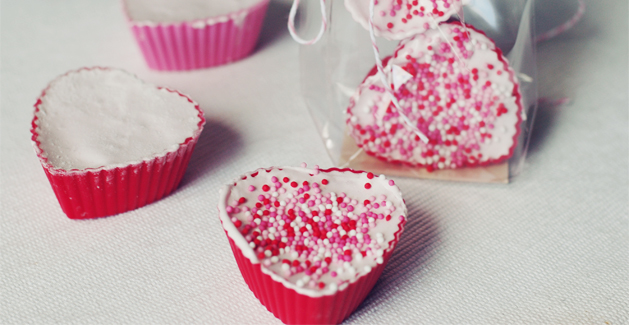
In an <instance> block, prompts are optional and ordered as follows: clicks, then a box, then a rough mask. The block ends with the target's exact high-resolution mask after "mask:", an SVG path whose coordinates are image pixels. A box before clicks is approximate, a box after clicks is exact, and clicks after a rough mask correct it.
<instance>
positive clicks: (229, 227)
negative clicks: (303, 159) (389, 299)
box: [218, 167, 406, 324]
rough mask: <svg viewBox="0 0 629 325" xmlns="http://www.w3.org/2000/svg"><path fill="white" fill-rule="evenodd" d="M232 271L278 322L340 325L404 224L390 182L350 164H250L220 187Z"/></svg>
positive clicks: (360, 298) (402, 211)
mask: <svg viewBox="0 0 629 325" xmlns="http://www.w3.org/2000/svg"><path fill="white" fill-rule="evenodd" d="M218 208H219V216H220V220H221V223H222V225H223V228H224V230H225V233H226V234H227V237H228V239H229V243H230V245H231V247H232V250H233V252H234V255H235V257H236V261H237V263H238V267H239V268H240V271H241V273H242V275H243V277H244V279H245V281H246V282H247V284H248V285H249V288H250V289H251V291H253V293H254V294H255V296H256V297H257V298H258V299H259V300H260V302H261V303H262V304H263V305H264V306H266V308H267V309H268V310H269V311H270V312H272V313H273V314H274V315H275V316H276V317H278V318H279V319H280V320H282V321H283V322H284V323H303V324H330V323H340V322H342V321H343V320H344V319H345V318H347V317H348V316H349V315H350V314H351V313H352V312H353V311H354V310H355V309H356V307H358V305H359V304H360V303H361V302H362V301H363V299H364V298H365V296H367V294H368V293H369V291H370V290H371V288H372V287H373V286H374V284H375V283H376V281H377V279H378V277H379V276H380V274H381V273H382V270H383V269H384V266H385V265H386V263H387V261H388V259H389V258H390V257H391V255H392V254H393V250H394V248H395V246H396V244H397V243H398V240H399V236H400V234H401V233H402V230H403V228H404V224H405V222H406V219H405V218H406V206H405V204H404V200H403V199H402V196H401V193H400V190H399V189H398V187H397V186H395V183H394V182H393V181H392V180H388V179H386V178H385V177H384V175H381V176H378V177H376V176H374V175H373V174H372V173H366V172H361V171H355V170H351V169H337V168H331V169H321V170H320V169H318V168H317V167H315V169H308V168H305V167H302V168H294V167H281V168H278V167H272V168H269V169H258V170H256V171H255V172H253V173H248V174H246V175H243V176H242V177H240V178H238V179H237V180H236V181H234V183H232V184H230V185H228V186H226V187H225V188H223V189H222V191H221V195H220V201H219V205H218Z"/></svg>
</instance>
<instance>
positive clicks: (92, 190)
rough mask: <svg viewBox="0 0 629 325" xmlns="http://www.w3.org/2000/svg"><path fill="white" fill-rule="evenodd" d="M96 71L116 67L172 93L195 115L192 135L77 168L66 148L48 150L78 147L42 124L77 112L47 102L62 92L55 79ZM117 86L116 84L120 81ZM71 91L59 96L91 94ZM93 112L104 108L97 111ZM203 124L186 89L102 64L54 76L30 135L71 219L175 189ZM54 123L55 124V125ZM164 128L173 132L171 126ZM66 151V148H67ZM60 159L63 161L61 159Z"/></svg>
mask: <svg viewBox="0 0 629 325" xmlns="http://www.w3.org/2000/svg"><path fill="white" fill-rule="evenodd" d="M91 72H95V73H97V74H101V73H104V74H109V73H116V74H119V75H120V76H122V78H124V79H125V80H131V81H130V82H131V83H138V85H140V84H141V85H143V86H142V87H144V88H149V87H152V88H153V89H154V90H155V91H157V92H159V93H161V94H162V95H163V96H166V97H170V96H172V99H173V100H174V101H177V102H179V103H180V104H181V107H179V108H182V109H185V110H188V114H187V115H189V117H190V119H193V120H192V121H191V122H190V123H188V124H189V125H188V127H189V129H190V130H189V136H187V137H185V138H182V141H181V142H179V143H172V144H171V145H168V146H167V147H164V148H162V149H163V150H157V151H155V152H154V153H153V154H149V155H147V156H145V157H142V158H139V159H133V160H132V161H127V162H125V161H112V163H110V164H107V165H103V166H100V165H99V166H91V167H85V168H72V167H68V166H66V165H64V162H63V161H64V160H66V159H65V157H63V153H61V154H57V153H51V152H48V151H47V150H45V149H44V147H54V146H59V147H66V148H67V150H73V149H75V147H73V146H72V145H68V144H64V142H65V140H64V139H63V137H61V138H58V139H48V138H46V136H47V133H48V132H47V131H45V130H43V129H42V124H45V123H44V122H46V120H47V119H50V118H51V116H52V115H57V114H72V112H71V111H70V112H65V111H61V110H57V109H56V108H60V107H59V105H57V104H55V105H53V104H52V103H50V104H48V103H47V99H48V96H49V95H50V93H55V92H57V93H58V92H59V91H58V90H57V89H55V85H56V84H59V83H60V82H63V81H64V79H67V78H70V77H76V76H77V75H81V74H85V73H91ZM84 81H85V82H86V83H89V82H93V81H94V80H91V79H90V78H87V79H85V80H84ZM97 83H98V81H96V84H97ZM113 86H114V87H115V85H113ZM67 95H68V96H57V97H58V98H61V99H62V100H70V101H71V100H72V98H73V97H74V96H77V98H85V97H86V96H91V95H90V94H82V93H80V92H79V93H77V92H75V91H73V92H72V93H69V94H67ZM107 95H109V96H122V97H124V96H125V93H124V91H121V92H120V93H111V94H107ZM105 97H106V96H105ZM129 100H138V101H140V102H141V101H142V98H130V99H129ZM95 105H96V104H95ZM91 109H92V108H91V107H87V108H86V111H89V110H91ZM114 109H115V108H114ZM94 113H95V114H99V113H98V112H94ZM121 114H122V113H121ZM147 114H148V115H149V116H150V115H151V114H150V112H147ZM175 114H177V112H175ZM103 121H104V119H103ZM96 122H98V121H96ZM204 124H205V118H204V117H203V111H202V110H201V108H199V106H198V105H197V104H196V103H195V102H194V101H192V100H191V99H190V98H189V97H187V96H186V95H183V94H181V93H179V92H177V91H175V90H170V89H167V88H160V87H154V86H151V85H148V84H144V82H142V81H141V80H139V79H137V78H136V77H135V76H133V75H130V74H128V73H126V72H124V71H120V70H116V69H109V68H100V67H97V68H82V69H79V70H76V71H70V72H68V73H66V74H65V75H62V76H60V77H59V78H57V79H55V80H54V81H53V82H51V84H50V85H49V86H48V87H47V88H46V89H45V90H44V91H43V92H42V94H41V96H40V97H39V99H38V100H37V102H36V103H35V113H34V117H33V121H32V123H31V134H32V137H31V140H32V142H33V146H34V147H35V152H36V154H37V157H38V158H39V160H40V162H41V164H42V167H43V168H44V172H45V173H46V176H47V177H48V180H49V181H50V184H51V185H52V189H53V191H54V193H55V195H56V197H57V199H58V201H59V204H60V205H61V209H62V210H63V212H64V213H65V214H66V215H67V216H68V217H69V218H71V219H88V218H97V217H104V216H110V215H114V214H118V213H122V212H126V211H129V210H133V209H136V208H139V207H142V206H144V205H147V204H149V203H152V202H154V201H156V200H159V199H161V198H162V197H164V196H166V195H168V194H170V193H171V192H172V191H173V190H174V189H175V188H176V187H177V185H178V184H179V182H180V181H181V178H182V177H183V174H184V172H185V170H186V167H187V165H188V162H189V160H190V157H191V155H192V151H193V150H194V146H195V144H196V143H197V140H198V139H199V136H200V134H201V131H202V130H203V126H204ZM52 127H54V125H53V126H52ZM75 127H81V125H75ZM128 127H130V128H141V129H146V128H147V125H131V126H128ZM46 128H48V126H46ZM59 128H62V129H68V128H71V126H67V125H66V126H59ZM163 131H165V132H168V130H163ZM87 132H88V133H89V134H86V135H90V136H91V135H98V132H99V130H98V129H88V130H87ZM154 135H155V134H150V133H149V134H146V137H151V136H154ZM108 136H109V137H115V134H109V135H108ZM70 140H71V139H70ZM123 140H124V139H123V137H120V142H122V141H123ZM129 141H132V142H133V143H134V145H136V146H139V147H141V146H142V141H143V137H137V138H134V139H129ZM110 145H111V144H110ZM110 145H109V146H110ZM114 145H115V142H114ZM89 149H90V152H95V153H96V155H98V154H102V156H103V158H104V159H109V158H111V157H109V156H108V154H106V153H105V152H111V151H108V150H100V151H99V148H98V146H90V148H89ZM101 149H102V148H101ZM107 149H109V148H107ZM64 150H66V149H64ZM67 150H66V151H67ZM61 151H62V152H63V150H61ZM80 154H81V153H80V152H79V153H77V155H80ZM52 155H55V156H57V155H60V156H61V157H52ZM51 158H55V159H51ZM53 160H54V161H53ZM55 161H59V163H58V162H55Z"/></svg>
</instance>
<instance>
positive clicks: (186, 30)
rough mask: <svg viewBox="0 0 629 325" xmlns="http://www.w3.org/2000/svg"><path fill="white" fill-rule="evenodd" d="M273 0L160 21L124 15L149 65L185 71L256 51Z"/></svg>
mask: <svg viewBox="0 0 629 325" xmlns="http://www.w3.org/2000/svg"><path fill="white" fill-rule="evenodd" d="M269 2H270V0H261V1H259V2H258V3H256V4H255V5H253V6H251V7H248V8H244V9H241V10H238V11H235V12H232V13H228V14H225V15H220V16H214V17H207V18H205V19H197V20H192V21H180V22H169V23H157V22H148V21H134V20H133V19H132V18H131V17H130V15H129V13H128V11H127V7H126V2H125V0H122V6H123V10H124V14H125V17H126V19H127V22H128V24H129V27H130V28H131V31H132V33H133V36H134V37H135V40H136V42H137V43H138V46H139V47H140V51H141V52H142V55H143V56H144V59H145V61H146V63H147V65H148V66H149V68H151V69H153V70H158V71H185V70H195V69H203V68H210V67H215V66H220V65H224V64H228V63H231V62H235V61H238V60H240V59H243V58H245V57H246V56H248V55H249V54H250V53H251V51H253V49H254V47H255V45H256V43H257V41H258V38H259V35H260V31H261V30H262V23H263V21H264V16H265V15H266V11H267V8H268V4H269Z"/></svg>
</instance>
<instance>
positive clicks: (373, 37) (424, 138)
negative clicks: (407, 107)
mask: <svg viewBox="0 0 629 325" xmlns="http://www.w3.org/2000/svg"><path fill="white" fill-rule="evenodd" d="M374 7H375V0H370V1H369V36H370V37H371V45H372V47H373V54H374V56H375V58H376V67H377V68H378V73H379V75H380V81H381V82H382V84H383V85H384V89H386V91H387V93H388V94H389V96H390V97H391V101H392V102H393V105H394V106H395V109H397V111H398V114H400V117H401V118H402V120H403V121H404V122H405V123H406V124H407V125H408V126H409V127H410V128H411V130H412V131H413V132H414V133H415V134H416V135H417V136H418V137H419V138H420V139H421V140H422V141H423V142H424V143H428V137H427V136H426V135H425V134H424V133H422V131H420V130H419V129H418V128H417V126H415V125H414V124H413V122H411V120H410V119H409V118H408V116H406V114H404V112H403V111H402V108H401V107H400V103H399V102H398V100H397V98H396V97H395V93H393V89H391V85H390V84H389V83H388V82H387V78H386V76H385V74H384V68H383V67H382V60H380V53H379V50H378V45H377V44H376V35H375V34H374V28H373V12H374Z"/></svg>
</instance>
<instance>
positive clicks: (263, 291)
mask: <svg viewBox="0 0 629 325" xmlns="http://www.w3.org/2000/svg"><path fill="white" fill-rule="evenodd" d="M333 170H334V171H344V172H352V173H357V174H358V173H365V172H363V171H355V170H353V169H349V168H345V169H338V168H330V169H320V170H319V171H320V172H322V173H325V172H329V171H333ZM219 213H220V210H219ZM405 224H406V219H405V218H404V219H403V220H400V222H399V224H398V230H397V231H396V232H395V233H394V239H393V240H391V241H390V245H389V248H387V250H386V251H385V252H384V254H383V256H382V258H383V263H382V264H378V265H377V266H375V267H374V268H373V269H372V270H371V272H369V273H368V274H365V275H363V276H361V277H360V278H358V279H357V280H356V281H355V282H352V283H350V284H349V285H348V286H347V287H346V288H344V289H342V290H338V291H337V292H336V293H335V294H332V295H325V296H321V297H309V296H307V295H303V294H300V293H298V292H296V291H295V290H293V289H290V288H287V287H285V286H284V285H283V284H282V283H280V282H277V281H275V280H273V278H272V277H271V276H270V275H268V274H266V273H265V272H263V271H262V267H261V265H260V264H259V263H253V262H252V261H251V260H250V259H249V258H247V257H246V256H245V255H244V254H243V253H242V251H241V249H240V248H239V247H238V246H237V245H236V244H235V242H234V240H233V239H232V238H230V237H229V234H227V232H225V234H226V235H227V239H228V240H229V244H230V246H231V249H232V251H233V253H234V257H235V258H236V262H237V264H238V268H239V269H240V272H241V273H242V276H243V278H244V280H245V282H246V283H247V285H248V286H249V289H250V290H251V291H252V292H253V294H254V295H255V296H256V298H258V300H260V303H262V305H264V306H265V307H266V309H267V310H268V311H270V312H271V313H273V315H274V316H275V317H277V318H279V319H280V320H281V321H282V322H284V323H285V324H339V323H341V322H343V320H345V319H346V318H347V317H349V315H351V314H352V312H354V310H356V308H358V306H359V305H360V303H361V302H362V301H363V300H365V298H366V297H367V295H368V294H369V292H370V291H371V289H372V288H373V287H374V285H375V284H376V282H377V281H378V278H379V277H380V275H381V274H382V271H383V270H384V268H385V266H386V265H387V263H388V261H389V259H390V258H391V256H392V255H393V251H394V250H395V247H396V246H397V244H398V242H399V240H400V235H401V234H402V232H403V231H404V225H405Z"/></svg>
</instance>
